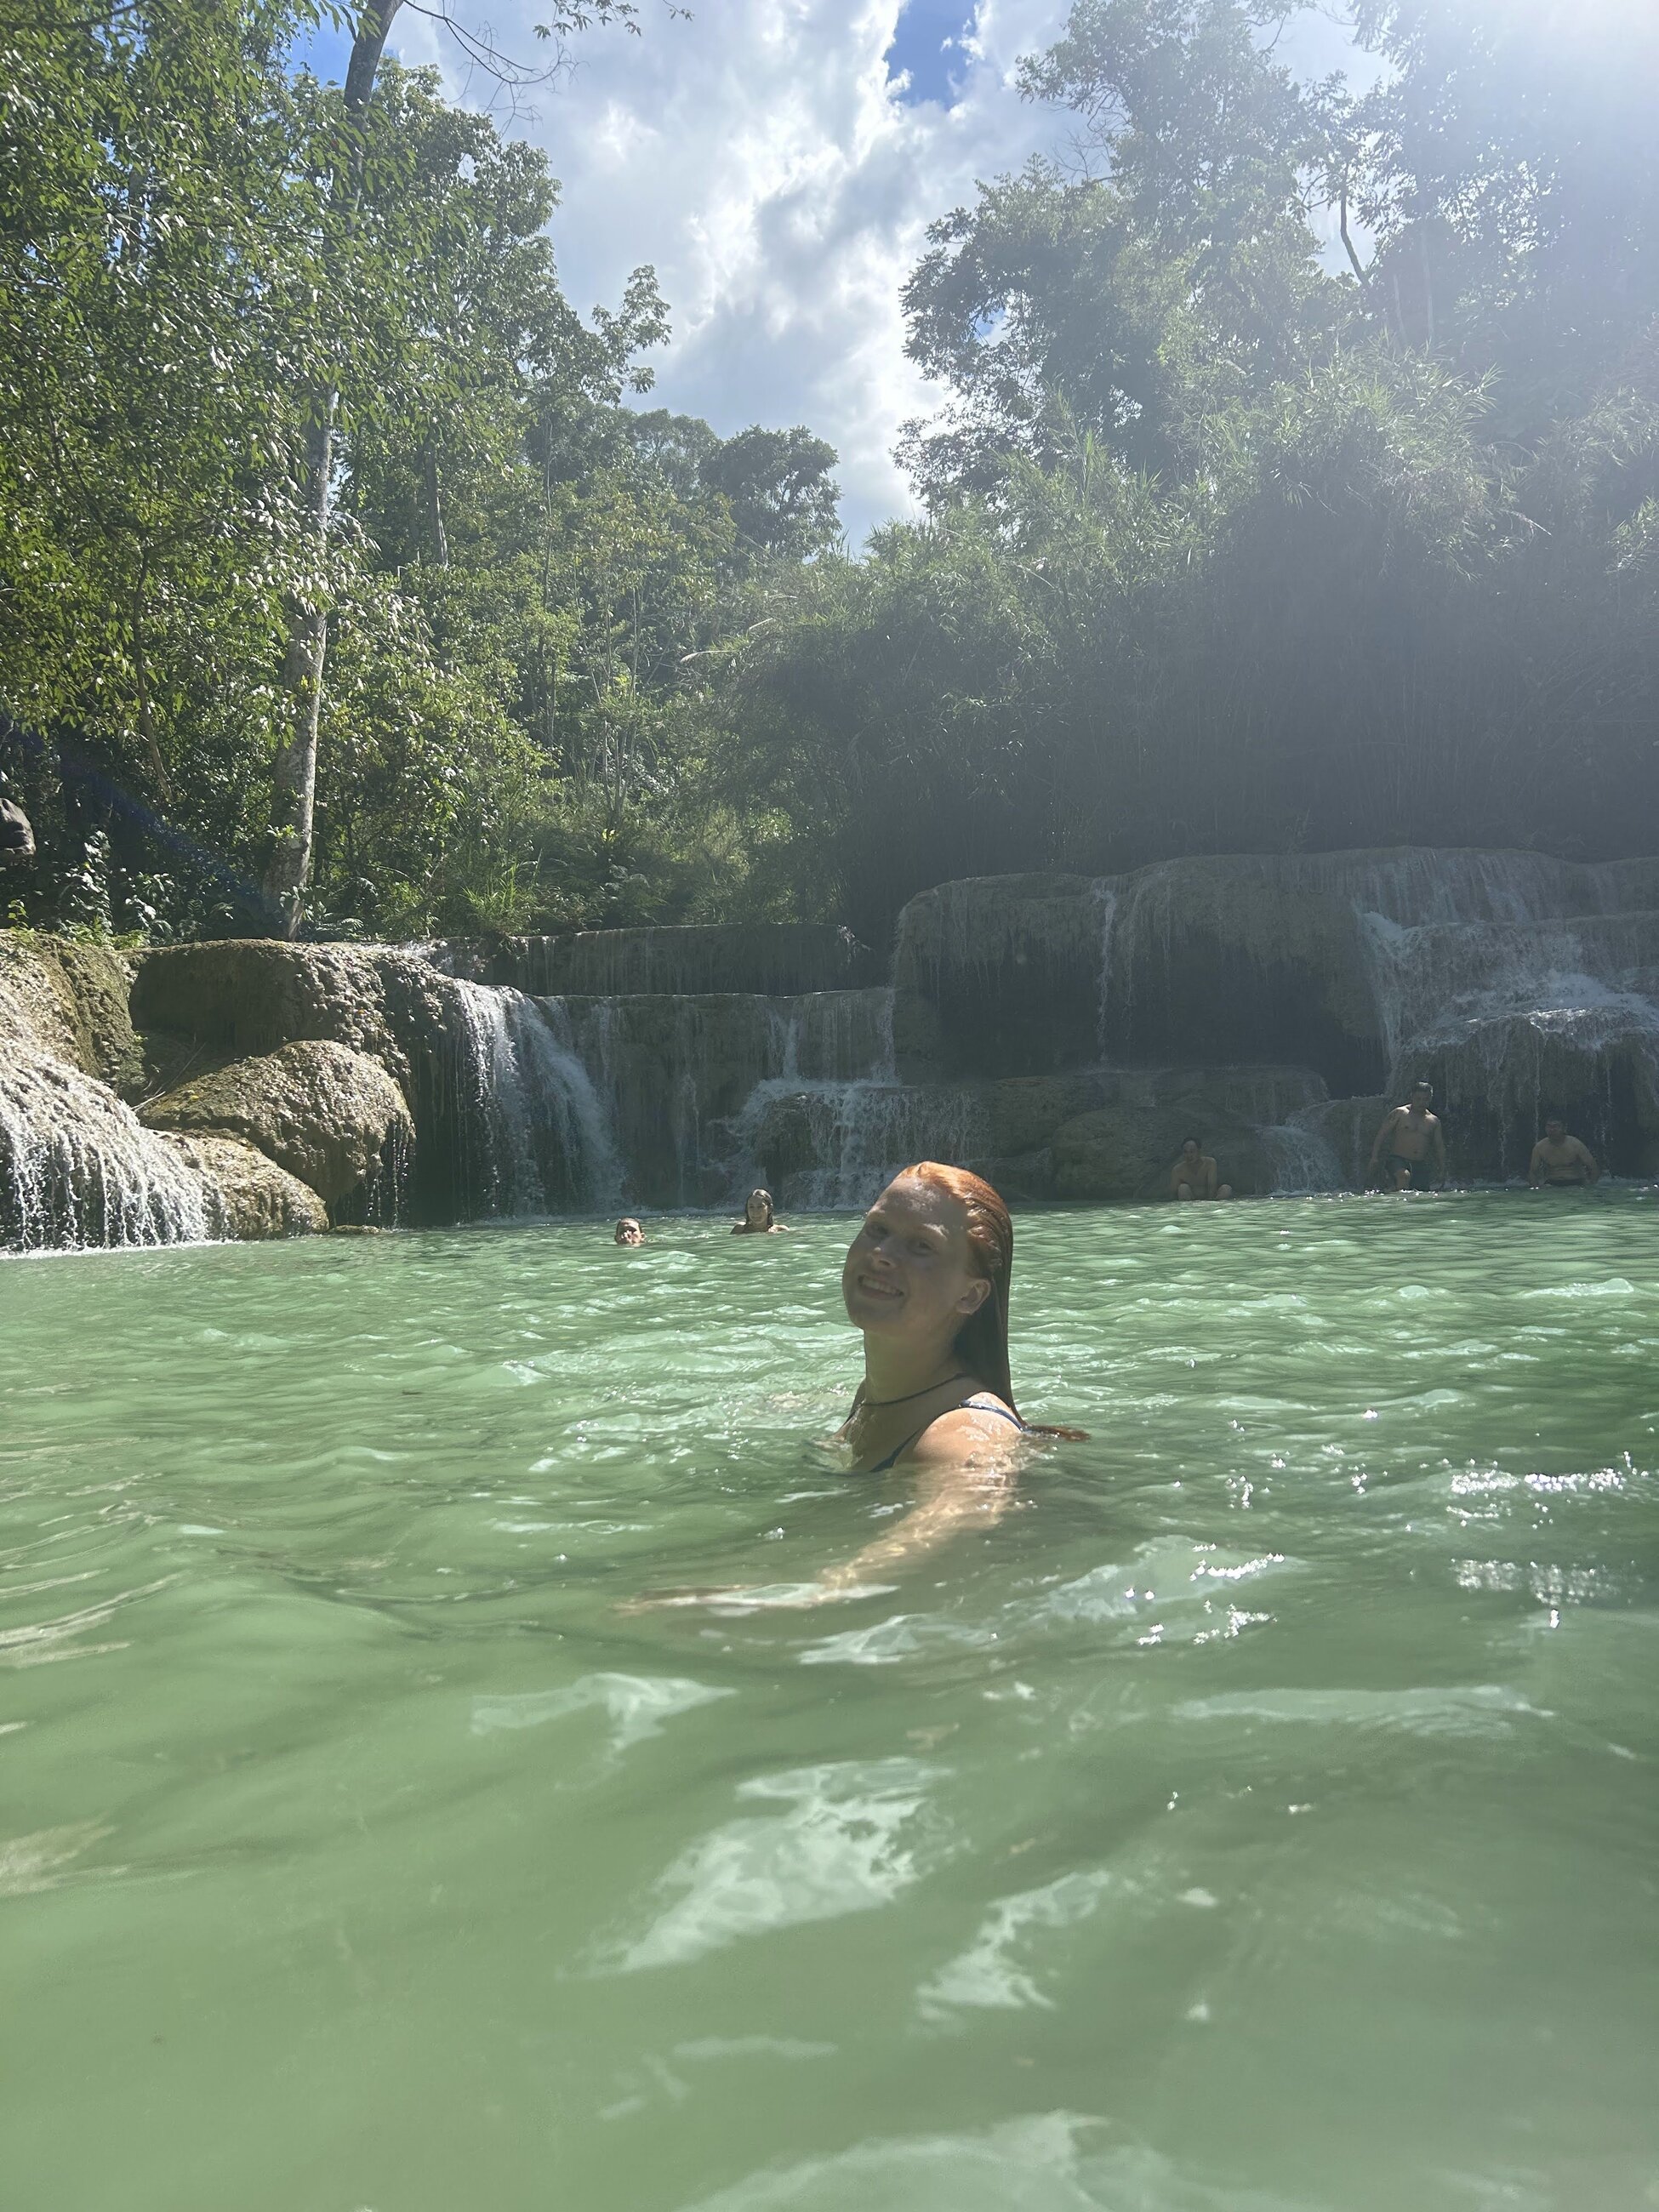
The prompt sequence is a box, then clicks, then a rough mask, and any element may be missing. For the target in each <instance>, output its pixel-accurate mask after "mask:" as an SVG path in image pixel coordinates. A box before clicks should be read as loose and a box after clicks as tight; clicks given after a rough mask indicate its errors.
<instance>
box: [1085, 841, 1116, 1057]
mask: <svg viewBox="0 0 1659 2212" xmlns="http://www.w3.org/2000/svg"><path fill="white" fill-rule="evenodd" d="M1091 896H1093V899H1094V901H1095V904H1096V906H1097V908H1098V909H1099V921H1098V924H1097V937H1098V939H1099V943H1100V985H1099V989H1098V992H1097V995H1096V1000H1095V1055H1096V1057H1097V1059H1098V1060H1101V1061H1102V1062H1104V1061H1105V1060H1107V1059H1108V1057H1109V1054H1108V1051H1107V1029H1106V1009H1107V1003H1108V1000H1109V996H1110V993H1111V987H1112V938H1113V933H1114V931H1115V927H1116V923H1117V885H1116V884H1115V883H1114V882H1113V881H1112V879H1111V878H1110V877H1109V876H1102V877H1101V878H1099V880H1098V881H1097V883H1096V884H1095V885H1094V888H1093V891H1092V894H1091Z"/></svg>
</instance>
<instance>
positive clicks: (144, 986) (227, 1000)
mask: <svg viewBox="0 0 1659 2212" xmlns="http://www.w3.org/2000/svg"><path fill="white" fill-rule="evenodd" d="M412 964H415V965H419V964H420V963H412ZM428 973H433V971H428ZM433 979H434V981H435V983H436V982H438V981H441V979H440V978H438V977H437V976H436V975H435V973H434V976H433ZM132 1018H133V1020H134V1021H135V1022H136V1023H137V1025H138V1027H139V1028H140V1029H141V1030H161V1031H164V1032H171V1033H172V1034H173V1035H175V1036H181V1037H190V1038H193V1039H195V1040H196V1041H197V1042H199V1043H202V1044H204V1045H208V1046H211V1047H216V1048H220V1049H222V1050H224V1051H227V1052H228V1053H230V1054H234V1056H235V1057H237V1058H241V1057H243V1056H244V1055H246V1054H255V1053H268V1052H270V1051H272V1050H274V1049H275V1048H276V1047H277V1046H278V1045H284V1044H291V1043H295V1042H299V1041H301V1040H310V1039H325V1040H327V1041H329V1042H332V1043H335V1044H343V1045H349V1047H350V1048H352V1050H353V1051H354V1052H358V1053H362V1054H366V1055H367V1056H368V1058H369V1059H371V1060H379V1061H380V1064H381V1066H383V1067H386V1068H389V1069H391V1070H392V1071H393V1072H394V1073H397V1074H398V1075H400V1076H401V1075H402V1074H404V1073H405V1072H406V1070H407V1065H408V1063H407V1059H406V1056H405V1054H404V1053H403V1052H402V1050H401V1048H400V1047H399V1044H398V1038H397V1036H396V1035H395V1034H394V1030H393V1026H392V1022H391V1020H390V1019H389V1018H388V1014H387V1009H386V990H385V983H384V978H383V977H382V975H381V974H380V967H379V965H378V963H377V961H376V958H375V957H374V954H373V953H371V952H370V951H367V950H365V949H363V948H361V947H359V946H356V945H277V944H273V943H270V942H269V941H268V940H266V939H258V938H254V939H227V940H225V941H224V942H222V943H217V944H211V945H167V946H166V947H164V948H162V949H161V950H159V951H150V952H147V953H145V954H144V955H143V957H142V958H141V959H140V960H139V962H138V963H137V975H136V978H135V980H134V983H133V987H132Z"/></svg>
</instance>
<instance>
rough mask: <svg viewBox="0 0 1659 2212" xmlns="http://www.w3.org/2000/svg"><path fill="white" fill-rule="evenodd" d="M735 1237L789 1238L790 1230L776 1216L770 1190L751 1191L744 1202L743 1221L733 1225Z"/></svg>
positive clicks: (735, 1222)
mask: <svg viewBox="0 0 1659 2212" xmlns="http://www.w3.org/2000/svg"><path fill="white" fill-rule="evenodd" d="M788 1234H789V1231H788V1230H787V1228H786V1227H785V1226H784V1225H783V1223H782V1222H781V1221H780V1220H779V1219H778V1218H777V1217H776V1215H775V1212H774V1211H773V1207H772V1194H771V1192H770V1191H769V1190H751V1191H750V1194H749V1195H748V1197H747V1198H746V1199H745V1200H744V1205H743V1219H742V1220H741V1221H734V1222H733V1223H732V1235H733V1236H734V1237H787V1235H788Z"/></svg>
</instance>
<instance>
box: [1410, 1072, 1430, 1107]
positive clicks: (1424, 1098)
mask: <svg viewBox="0 0 1659 2212" xmlns="http://www.w3.org/2000/svg"><path fill="white" fill-rule="evenodd" d="M1433 1097H1434V1085H1433V1084H1431V1082H1430V1080H1429V1079H1428V1077H1427V1076H1426V1075H1419V1077H1418V1079H1417V1080H1416V1082H1415V1083H1413V1085H1412V1087H1411V1102H1412V1104H1413V1106H1427V1105H1428V1104H1429V1103H1431V1100H1432V1099H1433Z"/></svg>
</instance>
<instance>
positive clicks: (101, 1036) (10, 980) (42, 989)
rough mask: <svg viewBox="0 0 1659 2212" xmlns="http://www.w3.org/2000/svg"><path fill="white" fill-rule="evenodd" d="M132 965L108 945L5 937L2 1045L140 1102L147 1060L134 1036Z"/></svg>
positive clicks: (1, 936) (11, 933) (5, 933)
mask: <svg viewBox="0 0 1659 2212" xmlns="http://www.w3.org/2000/svg"><path fill="white" fill-rule="evenodd" d="M131 987H132V967H131V960H130V958H129V957H128V956H127V955H125V954H124V953H121V952H118V951H115V949H114V948H113V947H112V946H111V945H81V944H73V943H70V941H69V940H68V939H64V938H61V937H48V936H44V935H40V934H37V933H35V932H33V931H32V930H31V931H17V930H0V1045H3V1044H5V1043H7V1042H27V1043H30V1044H33V1046H35V1047H36V1048H38V1049H39V1050H40V1051H42V1052H46V1053H49V1054H51V1055H52V1058H53V1059H55V1060H67V1061H68V1062H69V1064H70V1066H73V1067H78V1068H79V1069H80V1070H81V1071H82V1073H83V1074H86V1075H90V1076H93V1077H94V1078H95V1079H96V1080H97V1081H98V1082H100V1083H106V1084H107V1085H109V1087H110V1089H111V1090H112V1091H117V1092H118V1093H119V1094H120V1096H121V1097H125V1098H133V1097H137V1095H138V1092H139V1090H140V1088H141V1086H142V1084H143V1051H142V1049H141V1048H140V1046H139V1042H138V1040H137V1036H135V1035H134V1033H133V1027H132V1018H131V1013H130V1012H128V1003H127V1002H128V998H129V994H130V993H131Z"/></svg>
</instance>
